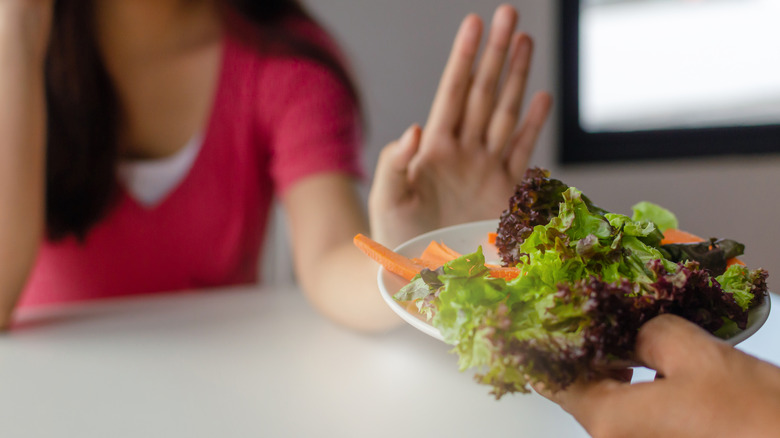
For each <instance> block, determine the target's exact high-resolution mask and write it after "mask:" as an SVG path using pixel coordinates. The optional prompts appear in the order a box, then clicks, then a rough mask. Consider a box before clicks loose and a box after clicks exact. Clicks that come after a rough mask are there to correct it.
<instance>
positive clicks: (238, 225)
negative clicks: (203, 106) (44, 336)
mask: <svg viewBox="0 0 780 438" xmlns="http://www.w3.org/2000/svg"><path fill="white" fill-rule="evenodd" d="M333 171H335V172H343V173H347V174H350V175H355V176H360V175H361V174H360V148H359V126H358V123H357V114H356V108H355V104H354V102H353V100H352V99H351V97H350V95H349V93H348V91H347V89H346V87H345V86H344V85H343V84H342V83H341V82H340V81H339V80H338V79H337V78H336V77H335V75H334V74H332V73H331V72H330V71H329V70H328V69H327V68H325V67H323V66H321V65H319V64H317V63H314V62H312V61H308V60H305V59H301V58H292V57H282V56H270V55H262V54H260V53H259V52H258V51H257V50H255V49H254V48H251V47H249V46H247V45H245V44H243V43H242V42H241V41H239V40H238V39H237V38H235V37H232V36H230V35H226V36H225V37H224V39H223V52H222V65H221V73H220V76H219V84H218V87H217V92H216V96H215V100H214V103H213V107H212V110H211V115H210V119H209V122H208V126H207V128H206V131H205V133H204V137H203V145H202V147H201V150H200V152H199V155H198V157H197V158H196V160H195V162H194V164H193V165H192V168H191V169H190V171H189V174H188V175H187V176H186V177H185V179H184V180H183V181H182V182H181V183H180V184H179V185H178V186H177V187H176V188H175V189H174V190H173V191H172V192H170V193H169V194H168V195H167V197H166V198H165V199H164V200H163V201H162V202H160V203H158V204H157V205H155V206H154V207H148V208H147V207H144V206H143V205H142V204H141V203H139V202H137V201H136V200H135V199H134V198H133V197H132V195H131V194H130V193H129V192H128V191H127V190H124V189H122V191H121V193H120V194H119V199H118V202H117V204H116V206H115V207H114V208H113V209H112V210H111V212H110V213H109V215H108V216H107V217H106V218H105V219H104V220H103V221H102V222H101V223H99V224H98V225H97V226H95V227H94V229H92V230H91V231H90V233H89V234H88V236H87V239H86V241H85V242H84V243H83V244H80V243H78V242H77V241H76V240H75V239H74V238H68V239H65V240H63V241H60V242H45V243H44V244H43V245H42V246H41V248H40V251H39V255H38V259H37V261H36V264H35V266H34V268H33V271H32V274H31V276H30V279H29V281H28V284H27V286H26V288H25V291H24V293H23V295H22V297H21V303H20V305H23V306H29V305H40V304H47V303H56V302H66V301H74V300H83V299H93V298H101V297H110V296H121V295H129V294H143V293H153V292H161V291H174V290H186V289H193V288H208V287H213V286H222V285H232V284H242V283H251V282H256V281H258V273H259V272H258V264H259V254H260V248H261V245H262V243H263V242H262V240H263V236H264V231H265V229H266V223H267V220H268V216H269V208H270V206H271V201H272V199H273V197H274V196H275V195H280V194H283V193H284V192H285V190H287V189H288V188H289V187H290V186H291V185H293V184H294V183H295V182H297V181H299V180H301V179H302V178H305V177H307V176H310V175H313V174H315V173H319V172H333Z"/></svg>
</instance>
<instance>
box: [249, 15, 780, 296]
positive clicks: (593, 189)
mask: <svg viewBox="0 0 780 438" xmlns="http://www.w3.org/2000/svg"><path fill="white" fill-rule="evenodd" d="M643 1H644V2H645V3H646V2H647V0H643ZM643 1H637V0H629V1H628V3H631V2H633V3H641V2H643ZM654 1H655V2H661V3H664V2H665V3H669V2H670V1H675V2H677V3H704V1H702V0H700V1H698V2H695V1H691V0H687V1H684V0H654ZM705 1H706V0H705ZM747 1H750V0H747ZM709 2H711V3H721V4H723V3H732V4H739V3H745V2H743V1H740V0H737V1H734V0H709ZM587 3H589V4H591V3H592V4H594V5H595V6H603V5H604V4H606V5H609V4H615V3H616V4H619V3H626V2H625V1H623V2H615V1H596V2H592V1H589V2H587ZM764 3H766V4H767V5H771V4H775V5H777V4H780V2H777V1H776V0H765V1H764ZM305 4H306V5H307V6H308V7H309V9H310V10H311V11H312V12H313V14H314V15H315V16H316V17H317V18H319V19H320V20H321V21H322V23H323V24H324V25H325V26H326V27H327V28H328V29H329V30H330V31H331V33H332V34H333V35H334V36H335V37H336V38H337V40H338V41H339V42H340V43H341V45H342V47H343V49H344V51H345V52H346V54H347V56H348V57H349V58H350V60H351V67H352V69H353V71H354V72H355V76H356V78H357V81H358V84H359V87H360V89H361V91H362V97H363V101H364V105H365V109H366V114H367V116H368V132H367V137H366V157H365V165H366V169H369V170H372V169H373V168H374V165H375V163H376V157H377V155H378V153H379V150H380V149H381V147H382V146H384V145H385V144H386V143H387V142H389V141H391V140H393V139H395V138H396V137H398V136H399V135H400V134H401V133H402V132H403V130H404V129H405V128H406V127H408V126H409V125H410V124H412V123H415V122H416V123H420V124H424V123H425V119H426V117H427V112H428V109H429V105H430V103H431V101H432V98H433V95H434V92H435V90H436V86H437V84H438V80H439V76H440V74H441V70H442V68H443V66H444V63H445V61H446V59H447V56H448V54H449V50H450V45H451V42H452V38H453V36H454V34H455V32H456V30H457V28H458V25H459V24H460V21H461V19H462V18H463V17H464V16H465V15H466V14H468V13H472V12H474V13H477V14H479V15H480V16H482V17H483V20H485V21H486V22H487V23H489V20H490V17H491V16H492V13H493V10H494V9H495V7H496V6H498V5H499V4H500V2H498V1H488V0H396V1H392V2H366V1H364V0H307V1H305ZM511 4H513V5H514V6H515V7H516V8H517V9H518V10H519V11H520V14H521V19H520V29H521V30H523V31H525V32H527V33H529V34H530V35H531V36H532V37H533V38H534V40H535V55H534V61H533V66H532V70H531V74H530V78H529V89H528V95H527V97H530V95H532V94H533V93H534V92H535V91H538V90H548V91H550V92H552V94H553V98H554V99H555V100H556V105H558V104H559V103H560V96H559V74H560V68H561V66H560V62H559V53H558V41H559V37H560V33H561V29H560V28H559V27H560V26H559V21H560V20H559V3H558V1H554V0H515V1H512V2H511ZM723 17H724V18H723V19H725V20H727V23H728V25H727V26H726V27H725V28H721V29H712V30H711V31H713V32H716V33H717V34H718V35H721V36H722V37H723V38H722V41H724V42H730V44H731V43H733V42H734V41H737V44H731V45H730V46H728V47H722V50H719V51H717V52H716V56H718V57H719V58H711V59H712V60H715V61H717V60H718V59H719V60H720V62H719V63H718V64H717V65H721V66H723V65H726V66H728V65H732V66H740V65H742V64H743V63H745V62H747V61H746V60H751V59H754V58H755V56H762V55H763V57H764V58H768V59H774V60H775V61H774V62H775V64H774V65H775V67H777V66H778V64H777V60H778V59H780V57H777V56H776V53H777V50H774V53H775V55H771V53H764V52H757V51H755V50H752V49H753V45H752V43H755V44H756V45H759V44H766V42H767V41H764V40H756V41H752V43H751V35H755V32H752V33H750V32H748V31H749V30H751V29H757V28H760V26H765V25H766V23H767V20H766V19H765V18H767V17H763V18H764V19H762V18H761V17H760V16H756V15H755V14H753V15H750V14H726V15H724V16H723ZM775 17H776V15H775ZM600 18H601V19H604V16H601V17H600ZM770 18H771V17H770ZM728 20H731V21H728ZM684 22H685V21H684V20H683V21H682V23H683V24H684ZM612 25H615V26H618V25H619V22H614V21H613V22H612ZM605 26H606V25H605V24H604V22H603V21H602V22H601V24H599V26H597V27H596V28H597V29H601V30H604V29H605ZM645 26H646V27H645V28H644V29H643V32H642V33H641V35H644V37H645V38H644V41H643V42H641V44H644V45H645V46H644V50H648V48H652V47H654V44H653V43H654V42H656V41H659V40H665V41H667V42H669V41H671V42H670V44H672V45H674V39H675V38H674V36H675V32H680V30H681V29H682V28H683V27H684V26H683V27H680V22H678V23H677V24H675V23H672V22H670V20H665V19H659V20H658V22H656V23H653V22H652V20H650V21H645ZM675 26H677V27H675ZM774 33H775V34H777V33H778V32H777V31H774ZM762 35H763V34H762ZM730 36H731V37H730ZM736 37H738V38H736ZM607 40H608V41H609V40H611V41H614V42H616V43H622V44H625V43H626V41H620V38H611V39H610V38H607ZM778 43H780V38H778V39H777V41H775V42H774V43H773V45H774V47H776V46H777V44H778ZM636 44H640V43H636ZM719 47H720V46H719ZM751 50H752V51H751ZM631 53H632V56H631V57H627V58H625V59H622V60H621V63H622V64H625V63H629V62H631V61H632V59H633V60H634V62H637V61H638V60H641V59H643V57H642V51H641V50H635V51H633V52H631ZM682 59H685V57H684V56H683V57H682ZM724 60H725V61H726V62H723V61H724ZM713 62H714V61H713ZM619 64H620V63H615V66H617V65H619ZM691 65H692V66H697V68H701V65H700V63H693V64H691ZM690 68H693V67H687V68H680V69H676V70H674V71H665V72H664V75H663V76H658V75H649V76H648V77H647V78H646V79H645V80H646V81H649V82H652V83H649V84H648V87H651V86H652V87H655V88H654V90H655V91H654V92H653V93H650V95H651V96H652V95H653V94H659V93H660V94H665V95H667V96H672V97H674V96H678V97H679V91H678V90H675V88H674V87H679V84H678V81H676V80H675V78H679V77H691V74H692V72H691V71H690ZM602 69H603V70H604V68H603V67H602ZM608 70H609V69H606V71H608ZM743 70H744V69H743ZM778 70H780V68H778V69H775V70H774V71H772V70H770V71H762V72H761V73H762V74H763V76H762V77H765V78H780V71H778ZM654 77H655V78H656V79H658V80H655V81H653V79H654ZM716 79H717V81H716V84H715V87H716V90H715V92H717V90H718V89H723V90H727V89H737V90H745V89H749V88H751V86H753V85H755V82H756V80H755V79H754V78H750V79H744V78H743V79H740V78H739V77H737V76H736V75H735V73H734V72H733V71H725V72H724V71H718V75H717V77H716ZM740 81H741V82H740ZM695 82H696V81H694V83H695ZM776 85H778V84H776ZM766 88H767V89H765V92H763V93H762V92H761V89H759V92H758V93H757V94H756V95H757V96H769V95H770V94H771V93H775V94H774V95H773V96H772V97H774V96H777V95H778V94H780V93H778V90H780V87H778V86H776V87H775V88H774V89H771V87H766ZM640 91H641V90H640ZM645 91H646V90H645ZM645 94H647V93H645ZM638 99H639V98H638V97H637V98H635V99H633V100H632V102H633V103H634V104H633V108H634V109H635V110H637V111H639V112H641V111H642V109H643V105H642V104H641V101H639V100H638ZM649 105H650V104H648V106H647V108H645V109H648V110H649V109H651V108H649ZM678 106H679V100H678ZM775 106H777V101H775ZM705 107H706V105H705ZM670 110H671V108H670ZM775 115H777V113H775ZM778 117H780V115H778ZM775 120H780V119H775ZM559 140H560V120H559V115H558V112H557V111H556V110H555V109H554V111H553V115H552V118H551V120H550V121H549V123H548V125H547V126H546V128H545V130H544V132H543V133H542V136H541V138H540V141H539V143H538V146H537V150H536V152H535V155H534V157H533V159H532V164H533V165H538V166H542V167H545V168H548V169H550V170H551V171H552V173H553V176H554V177H556V178H558V179H561V180H563V181H564V182H566V183H568V184H569V185H572V186H576V187H577V188H579V189H581V190H583V191H584V192H585V193H586V194H588V196H589V197H590V198H591V199H592V200H593V201H594V202H595V203H597V204H599V205H600V206H602V207H604V208H606V209H609V210H613V211H615V212H619V213H624V214H629V215H630V212H631V210H630V209H631V206H632V205H633V204H635V203H636V202H638V201H640V200H647V201H651V202H655V203H658V204H661V205H663V206H665V207H667V208H669V209H670V210H672V211H673V212H675V213H676V214H677V216H678V219H679V221H680V227H681V228H682V229H685V230H688V231H691V232H693V233H695V234H698V235H701V236H703V237H709V236H717V237H726V238H731V239H735V240H738V241H741V242H743V243H745V244H746V247H747V250H746V254H745V256H744V257H743V260H744V261H746V262H747V263H748V265H750V266H752V267H764V268H766V269H768V270H769V273H770V277H769V282H770V289H771V285H772V283H773V278H774V275H778V276H780V254H777V251H776V248H777V247H778V246H780V235H779V234H778V232H777V231H778V225H776V223H777V220H776V218H778V216H780V205H778V202H777V200H776V198H775V194H776V193H777V192H776V190H778V189H777V188H779V187H780V154H762V155H755V154H753V155H740V154H739V151H740V147H741V145H740V143H739V142H735V144H734V145H733V150H734V152H735V154H734V155H729V156H716V157H707V156H701V157H696V158H685V159H680V158H675V157H669V158H666V159H662V160H652V161H641V160H640V161H629V162H613V163H598V162H591V163H588V164H579V165H568V164H567V165H561V164H560V162H559V160H558V150H559ZM778 148H779V149H778V150H780V138H779V139H778ZM278 227H279V225H278V224H277V228H276V229H274V230H273V231H272V232H276V231H277V230H278V229H279V228H278ZM280 234H281V233H277V234H276V235H275V236H272V237H271V239H275V240H276V243H275V244H272V245H268V247H272V248H274V251H275V254H276V255H275V256H274V257H266V264H265V266H264V271H265V274H264V275H265V277H266V278H267V279H268V280H270V281H289V278H290V276H289V267H288V266H289V265H288V264H287V263H288V262H286V261H284V260H283V258H279V257H278V255H279V254H280V252H279V251H280V249H279V248H280V247H281V246H283V245H284V241H285V240H286V238H285V237H284V236H283V234H282V235H280Z"/></svg>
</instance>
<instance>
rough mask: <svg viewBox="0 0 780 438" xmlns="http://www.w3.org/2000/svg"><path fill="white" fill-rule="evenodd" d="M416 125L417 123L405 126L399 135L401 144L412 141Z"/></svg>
mask: <svg viewBox="0 0 780 438" xmlns="http://www.w3.org/2000/svg"><path fill="white" fill-rule="evenodd" d="M416 127H417V125H412V126H410V127H408V128H406V131H405V132H404V135H402V136H401V144H404V145H406V144H409V143H411V141H412V136H413V135H414V130H415V128H416Z"/></svg>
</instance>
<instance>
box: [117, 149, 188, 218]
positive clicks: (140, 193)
mask: <svg viewBox="0 0 780 438" xmlns="http://www.w3.org/2000/svg"><path fill="white" fill-rule="evenodd" d="M202 145H203V136H202V135H195V136H194V137H192V139H190V141H189V142H187V144H186V145H185V146H184V147H183V148H182V149H181V150H179V151H178V152H176V153H175V154H174V155H171V156H170V157H165V158H159V159H154V160H125V161H121V162H120V163H119V168H118V169H117V174H118V176H119V180H120V182H122V184H124V186H125V188H127V191H128V192H130V194H131V195H132V196H133V198H135V199H136V200H137V201H138V202H139V203H140V204H142V205H144V206H147V207H151V206H154V205H155V204H157V203H158V202H160V201H162V200H163V199H164V198H165V197H166V196H167V195H168V194H170V193H171V192H173V191H174V190H175V189H176V187H177V186H178V185H179V183H180V182H181V181H182V180H184V178H185V177H186V176H187V174H188V173H189V171H190V169H191V168H192V165H193V164H194V163H195V159H196V158H197V157H198V152H200V148H201V146H202Z"/></svg>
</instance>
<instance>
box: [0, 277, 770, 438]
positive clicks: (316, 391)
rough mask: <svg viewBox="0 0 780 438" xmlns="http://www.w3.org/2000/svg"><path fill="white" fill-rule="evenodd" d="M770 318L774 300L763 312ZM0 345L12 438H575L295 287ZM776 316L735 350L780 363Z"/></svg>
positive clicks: (2, 407)
mask: <svg viewBox="0 0 780 438" xmlns="http://www.w3.org/2000/svg"><path fill="white" fill-rule="evenodd" d="M773 304H774V305H775V309H777V308H778V307H776V306H777V305H780V304H778V301H777V300H774V301H773ZM20 317H21V319H20V320H21V322H22V323H21V326H20V327H19V328H18V329H17V330H15V331H14V332H13V333H11V334H7V335H4V336H0V435H2V436H7V437H79V438H82V437H83V438H90V437H425V438H431V437H444V436H451V437H482V436H491V437H502V436H506V437H509V436H512V437H519V436H523V437H583V436H587V435H586V434H585V432H584V431H583V430H582V429H581V428H580V427H579V425H577V423H576V422H574V421H573V419H572V418H571V417H569V416H568V415H567V414H566V413H565V412H563V411H562V410H561V409H560V408H559V407H558V406H556V405H554V404H552V403H550V402H549V401H547V400H546V399H544V398H542V397H540V396H538V395H535V394H533V395H510V396H506V397H504V398H503V399H502V400H500V401H495V400H494V399H493V398H492V397H491V396H490V395H488V389H489V388H487V387H485V386H482V385H478V384H476V383H475V382H473V380H472V375H471V374H472V373H470V372H466V373H460V372H458V370H457V365H456V356H455V355H453V354H450V353H449V347H448V346H447V345H444V344H442V343H440V342H439V341H436V340H434V339H432V338H429V337H427V336H426V335H424V334H422V333H420V332H418V331H416V330H415V329H412V328H411V327H408V326H404V327H402V328H400V329H399V330H397V331H394V332H392V333H389V334H386V335H381V336H369V335H362V334H357V333H353V332H350V331H348V330H346V329H342V328H340V327H338V326H335V325H334V324H332V323H330V322H329V321H327V320H326V319H324V318H323V317H321V316H319V315H318V314H317V313H316V312H315V311H314V310H312V309H311V308H310V307H309V305H308V304H307V303H306V301H305V299H304V298H303V297H302V295H301V294H300V293H299V292H298V291H297V290H296V289H294V288H277V289H263V288H234V289H226V290H221V291H211V292H199V293H190V294H172V295H164V296H157V297H146V298H131V299H120V300H110V301H104V302H98V303H89V304H79V305H72V306H68V307H66V308H60V309H58V310H49V311H40V310H38V311H26V312H23V313H22V314H21V315H20ZM775 333H780V316H777V313H775V314H773V317H771V318H770V321H769V322H768V323H767V324H766V326H765V327H764V328H763V329H762V330H761V331H759V333H758V334H757V335H755V336H754V337H753V338H751V339H749V340H748V341H746V342H745V343H744V349H745V350H747V351H749V352H751V353H755V354H757V355H759V356H761V357H763V358H766V359H768V360H770V361H772V362H774V363H780V345H778V343H776V342H774V334H775Z"/></svg>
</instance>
